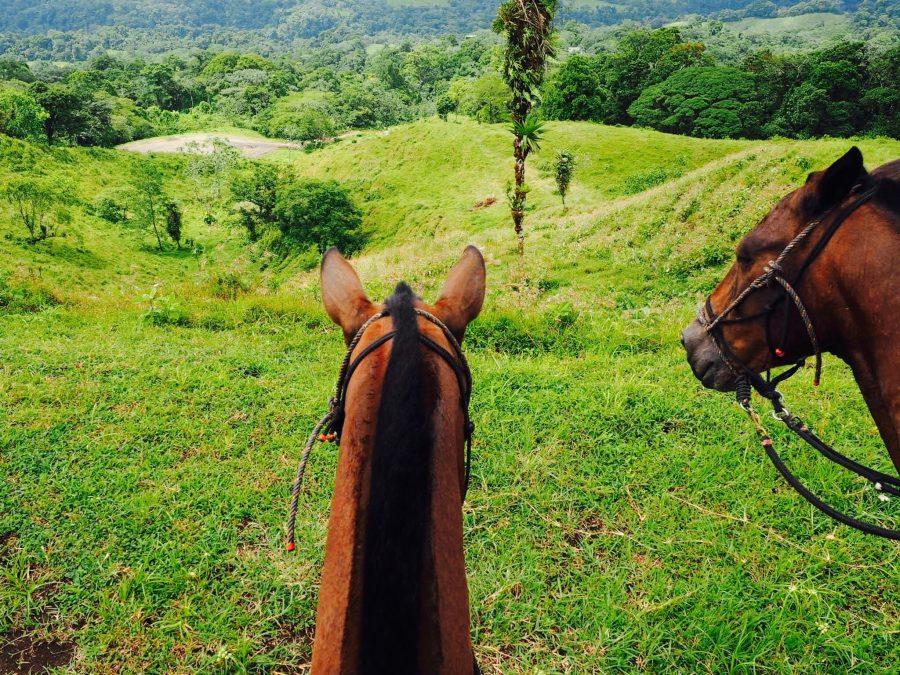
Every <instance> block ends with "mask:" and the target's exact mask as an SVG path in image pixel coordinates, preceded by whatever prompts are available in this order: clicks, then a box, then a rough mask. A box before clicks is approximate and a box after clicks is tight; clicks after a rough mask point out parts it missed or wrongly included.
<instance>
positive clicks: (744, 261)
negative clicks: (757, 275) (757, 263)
mask: <svg viewBox="0 0 900 675" xmlns="http://www.w3.org/2000/svg"><path fill="white" fill-rule="evenodd" d="M737 261H738V263H740V264H741V265H743V266H744V267H746V266H747V265H750V264H752V263H753V258H751V257H750V256H749V255H746V254H744V253H738V254H737Z"/></svg>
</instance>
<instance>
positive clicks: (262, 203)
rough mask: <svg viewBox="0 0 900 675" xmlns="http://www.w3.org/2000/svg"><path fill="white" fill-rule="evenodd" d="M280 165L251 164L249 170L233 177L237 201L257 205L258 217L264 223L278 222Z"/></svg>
mask: <svg viewBox="0 0 900 675" xmlns="http://www.w3.org/2000/svg"><path fill="white" fill-rule="evenodd" d="M280 182H281V181H280V178H279V175H278V167H276V166H275V165H274V164H272V163H270V162H258V163H252V164H250V167H249V169H248V170H247V171H244V172H242V173H237V174H235V175H234V176H233V177H232V179H231V195H232V196H233V197H234V199H235V201H237V202H249V203H250V204H253V205H255V207H256V209H255V212H256V217H257V218H258V219H259V221H260V222H261V223H263V224H266V225H268V224H273V223H275V222H276V217H275V204H276V202H277V198H278V188H279V184H280Z"/></svg>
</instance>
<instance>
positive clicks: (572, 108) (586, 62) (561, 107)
mask: <svg viewBox="0 0 900 675" xmlns="http://www.w3.org/2000/svg"><path fill="white" fill-rule="evenodd" d="M602 64H603V60H602V59H601V58H599V57H592V56H581V55H579V54H576V55H574V56H572V57H570V58H569V59H568V60H567V61H565V62H564V63H563V64H562V65H561V66H560V67H559V69H558V70H557V71H556V72H555V73H553V75H552V76H551V77H550V79H549V81H548V82H547V93H546V94H545V96H544V103H543V110H544V114H545V115H546V116H547V117H548V118H549V119H554V120H593V121H596V122H599V121H601V120H602V119H603V108H604V104H605V102H606V100H607V98H608V97H609V93H608V92H607V91H606V90H605V89H604V87H603V85H602V83H601V77H602Z"/></svg>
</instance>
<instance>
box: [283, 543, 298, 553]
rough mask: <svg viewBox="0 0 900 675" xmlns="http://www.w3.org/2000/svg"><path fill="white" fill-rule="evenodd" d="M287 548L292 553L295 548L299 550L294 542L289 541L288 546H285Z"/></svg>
mask: <svg viewBox="0 0 900 675" xmlns="http://www.w3.org/2000/svg"><path fill="white" fill-rule="evenodd" d="M285 548H286V549H287V550H288V551H289V552H290V551H293V550H294V549H295V548H297V545H296V544H295V543H294V542H292V541H289V542H288V543H287V546H285Z"/></svg>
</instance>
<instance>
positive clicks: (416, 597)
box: [359, 282, 433, 673]
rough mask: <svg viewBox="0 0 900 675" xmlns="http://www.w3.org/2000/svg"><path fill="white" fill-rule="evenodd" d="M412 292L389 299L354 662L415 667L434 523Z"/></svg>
mask: <svg viewBox="0 0 900 675" xmlns="http://www.w3.org/2000/svg"><path fill="white" fill-rule="evenodd" d="M414 300H415V296H414V295H413V292H412V290H411V289H410V287H409V286H407V285H406V284H405V283H402V282H401V283H400V284H398V285H397V288H396V290H395V291H394V294H393V295H392V296H391V297H390V298H388V300H387V302H386V308H387V310H388V311H389V312H390V316H391V319H392V320H393V324H394V331H396V334H395V336H394V339H393V346H392V348H391V355H390V359H389V361H388V365H387V369H386V372H385V377H384V382H383V386H382V391H381V403H380V405H379V409H378V425H377V429H376V432H375V449H374V451H373V454H372V458H371V482H370V486H369V504H368V510H367V515H366V525H365V549H364V551H363V572H362V622H361V627H360V654H359V667H360V670H361V671H362V672H364V673H415V672H417V671H418V669H419V668H418V656H419V649H418V647H417V645H419V643H420V635H421V633H422V626H421V624H420V616H421V609H422V605H423V600H425V599H426V596H429V595H430V594H431V593H432V592H433V589H432V591H429V590H428V589H426V588H423V584H422V577H423V572H424V571H425V567H426V564H428V559H427V555H428V553H427V552H428V550H429V547H428V546H427V543H428V542H427V539H428V532H429V527H428V526H429V523H430V520H431V493H432V480H431V456H432V446H433V433H432V422H431V410H430V408H429V406H428V404H427V403H426V396H427V393H428V392H427V390H426V383H425V378H424V373H425V359H424V356H423V354H422V348H421V345H420V343H419V326H418V319H417V316H416V313H415V311H414V305H413V302H414Z"/></svg>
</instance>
